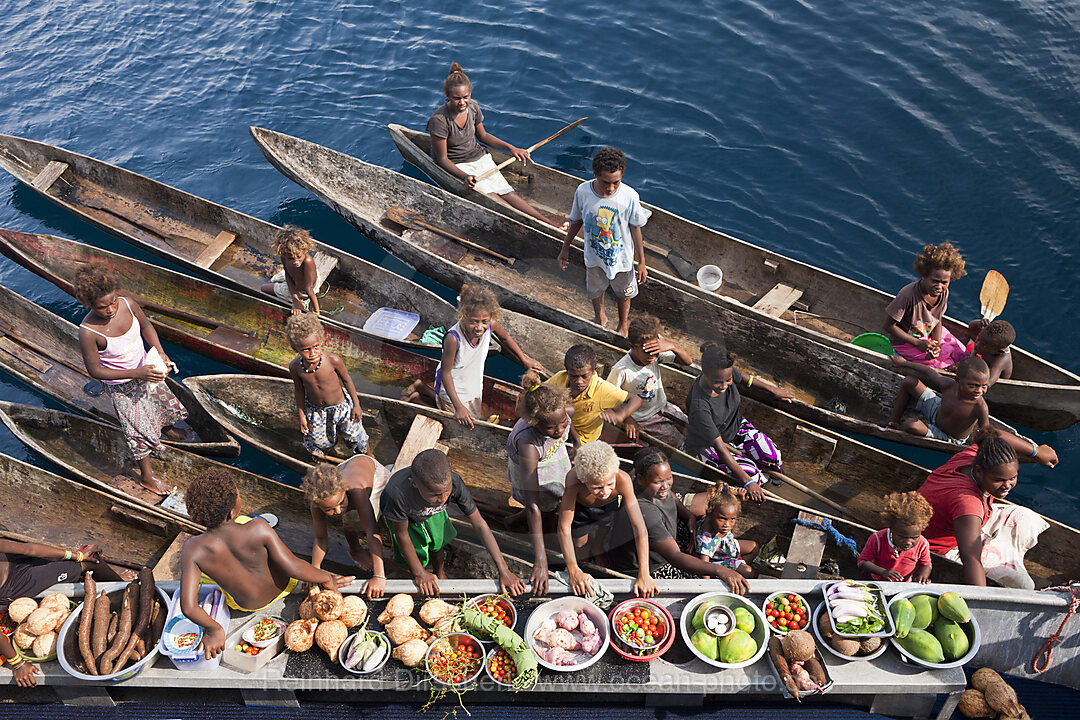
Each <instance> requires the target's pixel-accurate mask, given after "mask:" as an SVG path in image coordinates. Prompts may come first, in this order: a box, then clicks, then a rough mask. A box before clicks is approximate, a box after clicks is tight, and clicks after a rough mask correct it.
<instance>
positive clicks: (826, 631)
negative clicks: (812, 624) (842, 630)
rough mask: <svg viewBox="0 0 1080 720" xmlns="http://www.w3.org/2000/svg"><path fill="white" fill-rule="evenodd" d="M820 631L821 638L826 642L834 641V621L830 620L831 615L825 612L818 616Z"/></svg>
mask: <svg viewBox="0 0 1080 720" xmlns="http://www.w3.org/2000/svg"><path fill="white" fill-rule="evenodd" d="M817 626H818V630H820V631H821V637H822V638H824V639H825V640H832V637H833V626H832V621H831V620H829V613H827V612H823V613H820V614H819V615H818V622H817Z"/></svg>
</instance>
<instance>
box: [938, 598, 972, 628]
mask: <svg viewBox="0 0 1080 720" xmlns="http://www.w3.org/2000/svg"><path fill="white" fill-rule="evenodd" d="M937 609H938V612H940V613H941V615H942V617H946V618H948V619H949V620H952V621H953V622H958V623H966V622H967V621H968V620H970V619H971V611H970V610H968V606H967V603H966V602H964V598H962V597H960V594H959V593H954V592H947V593H942V594H941V596H940V597H939V598H938V601H937Z"/></svg>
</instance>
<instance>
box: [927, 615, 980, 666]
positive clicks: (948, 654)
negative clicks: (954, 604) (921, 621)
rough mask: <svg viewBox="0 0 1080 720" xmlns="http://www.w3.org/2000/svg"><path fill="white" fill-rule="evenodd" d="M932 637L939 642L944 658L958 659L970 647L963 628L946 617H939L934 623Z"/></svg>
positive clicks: (965, 653)
mask: <svg viewBox="0 0 1080 720" xmlns="http://www.w3.org/2000/svg"><path fill="white" fill-rule="evenodd" d="M934 637H936V638H937V641H938V642H939V643H941V652H942V653H943V654H944V655H945V659H946V660H959V659H960V658H962V657H964V656H965V655H967V652H968V650H970V649H971V641H970V640H969V639H968V636H967V633H966V632H964V628H962V627H960V626H959V625H958V624H956V623H955V622H953V621H952V620H949V619H948V618H944V617H943V618H939V619H938V621H937V622H936V623H934Z"/></svg>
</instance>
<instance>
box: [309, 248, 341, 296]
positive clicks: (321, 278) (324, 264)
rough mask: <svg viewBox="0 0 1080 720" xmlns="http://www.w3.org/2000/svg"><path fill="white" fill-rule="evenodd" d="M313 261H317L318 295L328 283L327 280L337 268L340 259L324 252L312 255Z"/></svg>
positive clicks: (316, 286)
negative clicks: (325, 283)
mask: <svg viewBox="0 0 1080 720" xmlns="http://www.w3.org/2000/svg"><path fill="white" fill-rule="evenodd" d="M311 259H312V260H314V261H315V292H316V293H317V292H319V290H320V289H321V288H322V285H323V283H324V282H326V278H328V277H330V273H331V272H333V270H334V268H336V267H337V264H338V259H337V258H336V257H335V256H333V255H328V254H327V253H324V252H323V251H322V250H316V251H315V252H313V253H311Z"/></svg>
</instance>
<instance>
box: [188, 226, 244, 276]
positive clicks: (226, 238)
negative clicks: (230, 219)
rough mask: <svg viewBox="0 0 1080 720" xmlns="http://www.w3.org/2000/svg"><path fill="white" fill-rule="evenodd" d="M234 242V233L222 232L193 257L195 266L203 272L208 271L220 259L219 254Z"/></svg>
mask: <svg viewBox="0 0 1080 720" xmlns="http://www.w3.org/2000/svg"><path fill="white" fill-rule="evenodd" d="M234 240H236V233H231V232H229V231H227V230H222V231H221V232H219V233H218V234H217V237H215V238H214V239H213V240H211V241H210V243H209V244H208V245H207V246H206V247H204V248H203V249H202V250H200V251H199V254H198V255H196V256H195V264H196V265H198V266H199V267H201V268H202V269H203V270H209V269H210V266H211V265H213V264H214V262H216V261H217V259H218V258H219V257H221V254H222V253H223V252H225V251H226V250H228V249H229V246H230V245H232V244H233V241H234Z"/></svg>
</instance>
